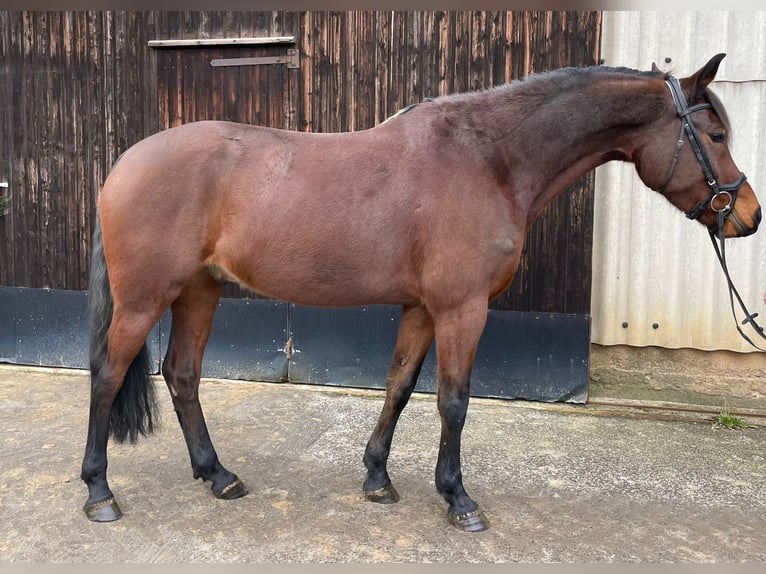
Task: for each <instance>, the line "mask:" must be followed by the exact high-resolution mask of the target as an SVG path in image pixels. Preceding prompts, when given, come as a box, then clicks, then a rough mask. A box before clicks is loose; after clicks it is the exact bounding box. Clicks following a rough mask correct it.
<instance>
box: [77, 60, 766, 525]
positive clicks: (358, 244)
mask: <svg viewBox="0 0 766 574" xmlns="http://www.w3.org/2000/svg"><path fill="white" fill-rule="evenodd" d="M724 56H725V54H718V55H716V56H714V57H713V58H711V59H710V61H708V62H707V63H706V64H705V65H704V66H703V67H702V68H700V69H699V70H698V71H697V72H696V73H694V74H693V75H691V76H689V77H684V78H682V79H678V78H675V77H673V76H672V75H671V74H664V73H662V72H660V71H659V70H657V69H656V67H655V66H653V69H652V70H650V71H639V70H633V69H628V68H611V67H602V66H594V67H586V68H563V69H559V70H554V71H549V72H542V73H537V74H531V75H530V76H529V77H527V78H525V79H522V80H516V81H513V82H510V83H507V84H504V85H501V86H497V87H494V88H490V89H487V90H483V91H477V92H471V93H462V94H453V95H447V96H441V97H438V98H435V99H433V100H430V101H425V102H421V103H419V104H416V105H414V106H410V107H408V109H407V111H406V113H401V114H399V115H397V116H396V117H394V118H393V119H389V120H388V121H386V122H384V123H382V124H380V125H378V126H376V127H373V128H371V129H367V130H363V131H358V132H351V133H337V134H322V133H298V132H291V131H285V130H278V129H270V128H265V127H255V126H250V125H243V124H238V123H233V122H223V121H200V122H193V123H189V124H185V125H181V126H178V127H174V128H171V129H167V130H165V131H161V132H159V133H157V134H154V135H152V136H150V137H147V138H146V139H144V140H142V141H140V142H138V143H137V144H135V145H134V146H132V147H131V148H129V149H128V150H127V151H126V152H125V153H124V154H123V155H122V156H121V157H120V158H118V161H117V162H116V164H115V165H114V166H113V169H112V170H111V172H110V173H109V175H108V177H107V178H106V181H105V183H104V186H103V189H102V191H101V194H100V198H99V206H98V218H97V222H96V226H95V231H94V236H93V252H92V261H91V278H90V285H89V313H90V337H91V344H90V370H91V399H90V415H89V423H88V434H87V444H86V447H85V455H84V459H83V464H82V474H81V477H82V479H83V481H85V483H86V484H87V487H88V499H87V501H86V503H85V506H84V511H85V514H86V515H87V517H88V518H89V519H91V520H94V521H111V520H116V519H118V518H120V516H121V510H120V508H119V505H118V504H117V502H116V500H115V498H114V495H113V493H112V490H111V489H110V487H109V485H108V482H107V442H108V438H109V436H110V435H111V436H113V437H114V439H115V440H117V441H125V440H127V439H130V441H131V442H135V441H136V439H137V438H138V437H139V435H145V434H148V433H150V432H151V431H152V430H153V428H154V426H155V424H156V416H155V414H154V413H153V410H154V408H155V407H156V404H155V400H156V399H155V397H154V395H153V383H152V379H151V378H150V374H149V373H150V372H151V370H152V369H151V366H150V365H149V364H148V362H147V361H148V357H149V355H148V351H147V347H146V338H147V335H148V333H149V332H150V330H151V329H152V327H153V325H154V324H155V323H156V322H157V321H158V320H159V319H160V316H161V315H162V314H163V312H164V311H165V310H166V309H167V308H168V307H170V309H171V312H172V327H171V333H170V339H169V343H168V349H167V354H166V356H165V357H164V360H163V361H162V367H161V372H162V375H163V377H164V380H165V382H166V384H167V387H168V389H169V391H170V395H171V397H172V401H173V405H174V409H175V411H176V412H177V415H178V420H179V422H180V425H181V429H182V431H183V435H184V437H185V440H186V443H187V446H188V450H189V456H190V459H191V466H192V470H193V475H194V478H195V479H196V478H201V479H203V481H209V482H211V489H212V491H213V493H214V495H215V496H217V497H219V498H223V499H233V498H238V497H240V496H244V495H245V494H247V490H246V488H245V486H244V485H243V483H242V482H241V481H240V479H239V478H238V477H237V476H236V475H235V474H234V473H232V472H230V471H229V470H227V469H226V468H225V467H224V466H223V464H221V462H220V461H219V459H218V456H217V454H216V451H215V449H214V447H213V444H212V441H211V439H210V436H209V434H208V429H207V426H206V423H205V420H204V417H203V414H202V410H201V407H200V402H199V397H198V387H199V382H200V372H201V364H202V355H203V351H204V349H205V345H206V343H207V340H208V336H209V333H210V326H211V321H212V319H213V314H214V312H215V309H216V305H217V302H218V299H219V295H220V293H221V288H222V283H223V282H224V281H236V282H237V283H239V284H241V285H243V286H245V287H247V288H248V289H250V290H252V291H255V292H257V293H261V294H263V295H266V296H268V297H271V298H274V299H279V300H284V301H290V302H293V303H296V304H302V305H313V306H327V307H342V306H358V305H374V304H389V305H400V306H401V307H402V309H403V313H402V316H401V322H400V325H399V328H398V335H397V340H396V346H395V351H394V355H393V359H392V361H391V364H390V368H389V371H388V376H387V379H386V393H385V401H384V404H383V408H382V412H381V414H380V417H379V419H378V421H377V425H376V426H375V428H374V430H373V431H372V435H371V437H370V439H369V442H368V443H367V446H366V449H365V451H364V457H363V461H364V464H365V466H366V469H367V476H366V480H365V481H364V486H363V491H364V494H365V496H366V498H367V499H369V500H371V501H374V502H379V503H392V502H396V501H397V500H398V494H397V492H396V490H395V488H394V486H393V485H392V483H391V479H390V477H389V474H388V472H387V469H386V467H387V460H388V456H389V451H390V447H391V442H392V437H393V434H394V429H395V426H396V423H397V420H398V419H399V415H400V414H401V412H402V409H403V408H404V407H405V405H406V404H407V401H408V399H409V398H410V395H411V393H412V391H413V388H414V386H415V382H416V380H417V378H418V374H419V372H420V368H421V365H422V364H423V359H424V356H425V355H426V351H427V350H428V348H429V346H430V344H431V342H432V341H433V340H434V339H435V342H436V352H437V379H438V391H437V398H436V403H437V407H438V411H439V414H440V421H441V437H440V439H439V451H438V459H437V463H436V470H435V484H436V488H437V490H438V492H439V493H440V494H441V495H442V496H443V497H444V499H445V501H446V503H447V506H448V510H447V516H448V519H449V520H450V522H451V523H452V524H453V525H455V526H456V527H457V528H459V529H461V530H464V531H480V530H484V529H486V528H487V527H488V526H489V523H488V520H487V518H486V516H485V515H484V513H483V511H482V510H481V509H480V508H479V506H478V504H477V503H476V502H475V501H474V500H472V499H471V497H470V496H469V495H468V494H467V493H466V490H465V488H464V486H463V477H462V472H461V465H460V455H461V447H460V441H461V433H462V430H463V427H464V423H465V420H466V413H467V409H468V400H469V384H470V376H471V367H472V363H473V360H474V354H475V352H476V347H477V343H478V341H479V337H480V335H481V333H482V330H483V328H484V325H485V321H486V318H487V308H488V303H489V302H490V301H491V300H492V299H493V298H494V297H496V296H497V295H499V294H500V293H501V292H502V291H503V290H505V289H506V288H507V287H508V286H509V284H510V283H511V280H512V279H513V277H514V273H515V272H516V268H517V266H518V265H519V259H520V256H521V252H522V245H523V242H524V239H525V233H526V230H527V228H528V226H529V225H530V223H531V222H532V221H533V220H534V219H535V218H536V217H537V216H538V215H539V214H540V213H541V212H542V210H543V209H544V208H545V206H546V205H547V204H548V203H549V202H550V201H551V200H552V199H553V198H554V197H556V196H557V195H559V194H561V193H562V192H564V190H566V189H567V188H568V187H569V186H570V185H571V184H573V183H574V182H575V181H576V180H577V179H578V178H580V177H581V176H583V175H584V174H586V173H587V172H588V171H590V170H592V169H594V168H595V167H596V166H599V165H601V164H604V163H606V162H608V161H612V160H619V161H627V162H632V163H633V164H634V165H635V168H636V171H637V173H638V176H639V177H640V178H641V180H642V182H643V183H644V184H645V185H646V186H647V187H649V188H650V189H652V190H655V191H658V192H659V193H661V194H662V196H664V197H665V199H667V200H668V201H670V202H671V203H672V204H673V205H675V206H676V207H677V208H678V209H679V210H681V211H683V212H686V213H687V215H688V216H689V217H691V218H693V219H696V220H697V221H699V222H700V223H701V224H703V225H705V226H707V227H709V228H712V227H713V226H714V225H715V222H716V220H717V213H720V214H723V215H725V216H726V218H725V223H724V229H723V232H724V234H725V236H727V237H736V236H746V235H749V234H751V233H754V232H755V231H756V229H757V227H758V224H759V221H760V218H761V209H760V206H759V204H758V200H757V198H756V196H755V194H754V192H753V189H752V188H751V187H750V184H749V183H748V182H747V181H746V177H745V176H744V174H742V173H741V172H740V171H739V169H738V168H737V167H736V165H735V164H734V161H733V160H732V158H731V155H730V152H729V149H728V146H727V138H728V136H729V125H728V120H727V117H726V113H725V111H724V108H723V106H722V105H721V102H720V100H719V99H718V98H717V97H716V96H715V95H714V94H713V93H712V92H711V91H710V90H709V88H708V86H709V84H710V82H711V81H712V80H713V79H714V77H715V75H716V73H717V71H718V67H719V64H720V62H721V60H722V58H723V57H724ZM679 126H680V135H679ZM686 140H688V141H689V142H690V143H689V144H688V145H684V142H685V141H686ZM703 160H704V161H703ZM706 166H707V169H706ZM708 172H712V174H710V175H706V174H707V173H708ZM713 175H714V178H713ZM711 178H713V179H712V180H711ZM719 181H720V182H728V183H718V182H719Z"/></svg>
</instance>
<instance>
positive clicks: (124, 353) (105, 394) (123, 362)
mask: <svg viewBox="0 0 766 574" xmlns="http://www.w3.org/2000/svg"><path fill="white" fill-rule="evenodd" d="M156 315H157V316H158V315H159V314H156ZM157 316H155V314H152V313H150V312H139V311H130V310H125V309H116V310H115V311H114V315H113V317H112V319H111V325H110V327H109V335H108V337H104V339H103V340H101V341H97V342H96V344H95V345H94V350H93V351H92V353H91V359H90V361H91V392H90V396H91V399H90V417H89V421H88V438H87V441H86V445H85V455H84V457H83V462H82V472H81V475H80V476H81V478H82V480H83V481H84V482H85V484H86V485H87V486H88V500H87V501H86V502H85V506H84V508H83V510H84V511H85V514H86V515H87V516H88V518H89V519H90V520H93V521H96V522H110V521H112V520H117V519H118V518H120V517H121V516H122V512H121V511H120V507H119V505H118V504H117V502H116V501H115V498H114V495H113V494H112V491H111V489H110V488H109V484H108V482H107V479H106V469H107V444H108V439H109V434H110V430H111V431H112V432H114V431H115V428H114V427H115V426H116V427H119V428H120V430H118V431H117V435H116V439H117V440H118V441H119V442H121V441H123V440H125V439H126V438H128V437H130V439H131V441H135V439H136V438H137V435H138V433H144V434H145V433H148V432H151V431H152V427H153V423H152V414H151V411H152V410H153V408H154V406H153V402H152V397H153V395H152V393H151V392H150V391H151V389H149V388H147V387H149V386H151V385H153V382H152V381H151V378H150V377H149V363H148V361H149V356H148V352H147V350H146V348H145V341H146V337H147V335H148V334H149V331H150V330H151V328H152V326H153V325H154V323H155V322H156V320H157ZM107 340H108V342H109V344H108V345H107ZM126 374H127V377H126ZM123 386H125V387H126V388H129V387H132V390H131V391H130V392H131V399H130V400H128V401H127V402H126V401H125V400H124V399H123V401H122V402H121V403H120V401H115V399H116V398H117V396H118V393H119V392H120V390H121V389H122V388H123ZM142 395H143V396H142ZM116 404H117V405H118V414H117V415H116V414H115V412H113V405H116ZM125 415H128V419H129V421H128V422H124V419H122V417H123V416H125ZM144 417H148V420H146V421H144V420H143V419H144ZM110 425H111V426H112V428H111V429H110Z"/></svg>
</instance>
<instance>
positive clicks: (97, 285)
mask: <svg viewBox="0 0 766 574" xmlns="http://www.w3.org/2000/svg"><path fill="white" fill-rule="evenodd" d="M113 307H114V303H113V301H112V290H111V287H110V285H109V272H108V271H107V268H106V259H105V258H104V243H103V239H102V237H101V221H100V218H97V219H96V227H95V229H94V232H93V250H92V253H91V261H90V284H89V294H88V314H89V317H90V370H91V377H92V379H91V380H93V376H94V375H95V374H96V373H98V372H99V371H101V370H103V369H105V368H106V367H107V365H106V361H107V342H108V336H109V325H111V323H112V311H113ZM152 370H153V369H152V361H151V356H150V354H149V348H148V347H147V345H146V342H144V344H143V345H142V346H141V350H140V351H139V352H138V354H137V355H136V357H135V358H134V359H133V362H132V363H131V364H130V367H128V371H127V373H126V374H125V380H124V381H123V384H122V386H121V387H120V390H119V392H118V393H117V396H116V397H115V399H114V402H113V403H112V410H111V412H110V414H109V433H110V434H111V435H112V436H113V437H114V439H115V440H116V441H117V442H125V440H126V439H128V438H129V439H130V442H132V443H135V442H136V441H137V440H138V435H139V434H141V435H144V436H146V435H148V434H150V433H151V432H153V431H154V427H155V425H156V422H157V421H158V418H157V413H158V410H157V400H156V397H155V393H154V382H153V381H152V378H151V374H152Z"/></svg>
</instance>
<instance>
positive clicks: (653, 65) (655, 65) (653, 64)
mask: <svg viewBox="0 0 766 574" xmlns="http://www.w3.org/2000/svg"><path fill="white" fill-rule="evenodd" d="M661 71H662V70H660V69H659V68H658V67H657V64H656V63H655V62H652V72H661Z"/></svg>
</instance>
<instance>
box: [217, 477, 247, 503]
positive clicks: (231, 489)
mask: <svg viewBox="0 0 766 574" xmlns="http://www.w3.org/2000/svg"><path fill="white" fill-rule="evenodd" d="M247 493H248V490H247V488H245V485H244V484H243V483H242V481H241V480H239V479H238V478H237V479H234V481H233V482H232V483H230V484H229V485H228V486H225V487H224V488H223V490H221V492H216V491H213V494H215V496H216V498H221V499H223V500H234V499H235V498H242V497H243V496H245V495H246V494H247Z"/></svg>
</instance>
